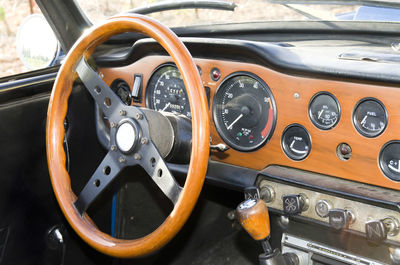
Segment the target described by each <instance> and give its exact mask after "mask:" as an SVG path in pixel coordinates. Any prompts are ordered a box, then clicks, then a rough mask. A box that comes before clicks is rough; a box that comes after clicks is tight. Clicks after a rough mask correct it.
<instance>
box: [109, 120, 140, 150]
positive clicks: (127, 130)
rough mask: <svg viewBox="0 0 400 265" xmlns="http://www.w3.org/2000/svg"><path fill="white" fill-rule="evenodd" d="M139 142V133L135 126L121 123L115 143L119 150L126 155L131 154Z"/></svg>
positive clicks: (129, 123)
mask: <svg viewBox="0 0 400 265" xmlns="http://www.w3.org/2000/svg"><path fill="white" fill-rule="evenodd" d="M137 141H138V132H137V128H136V126H135V125H134V124H132V123H131V122H129V121H125V122H123V123H121V124H120V125H119V126H118V128H117V132H116V134H115V142H116V143H117V146H118V149H119V150H121V151H122V152H124V153H129V152H131V151H132V150H133V148H134V147H135V145H136V143H137Z"/></svg>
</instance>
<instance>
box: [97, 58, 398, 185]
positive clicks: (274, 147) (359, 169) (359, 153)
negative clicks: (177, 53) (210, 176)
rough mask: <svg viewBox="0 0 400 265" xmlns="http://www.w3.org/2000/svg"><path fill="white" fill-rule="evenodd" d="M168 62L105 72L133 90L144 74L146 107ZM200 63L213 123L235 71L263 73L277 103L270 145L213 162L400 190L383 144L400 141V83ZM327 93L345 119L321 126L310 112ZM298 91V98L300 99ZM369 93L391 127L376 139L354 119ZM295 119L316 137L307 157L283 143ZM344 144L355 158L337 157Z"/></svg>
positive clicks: (231, 153) (232, 152)
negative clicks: (154, 79) (216, 102)
mask: <svg viewBox="0 0 400 265" xmlns="http://www.w3.org/2000/svg"><path fill="white" fill-rule="evenodd" d="M168 62H172V60H171V58H170V57H168V56H148V57H145V58H142V59H141V60H139V61H137V62H135V63H133V64H131V65H129V66H126V67H120V68H101V69H99V72H101V73H103V74H104V81H105V82H106V83H107V84H108V85H111V83H112V82H113V81H114V80H115V79H117V78H122V79H124V80H125V81H126V82H127V83H128V84H130V86H131V89H132V84H133V79H134V75H135V74H142V75H143V89H142V91H141V93H142V94H141V98H142V103H141V104H140V105H141V106H145V102H146V101H145V90H146V86H147V83H148V80H149V78H150V76H151V74H152V73H153V71H154V69H156V68H157V67H158V66H159V65H161V64H163V63H168ZM195 62H196V64H197V65H198V66H199V67H200V68H201V77H202V80H203V83H204V86H208V87H209V88H210V110H209V115H210V120H211V121H213V115H212V108H211V106H212V104H213V97H214V94H215V92H216V90H217V88H218V86H219V84H220V83H221V82H222V81H223V80H224V78H225V77H226V76H228V75H230V74H232V73H234V72H239V71H245V72H250V73H253V74H255V75H257V76H258V77H260V78H261V79H262V80H264V81H265V83H266V84H268V86H269V88H270V89H271V91H272V93H273V95H274V98H275V102H276V108H277V121H276V127H275V130H274V132H273V134H272V137H271V138H270V139H269V141H268V142H267V143H266V144H265V145H264V146H262V147H261V148H259V149H258V150H256V151H252V152H240V151H237V150H234V149H232V148H231V149H229V150H228V151H226V152H224V153H221V152H217V151H213V152H212V153H211V159H212V160H215V161H221V162H224V163H228V164H233V165H237V166H242V167H246V168H251V169H255V170H262V169H264V168H265V167H267V166H269V165H281V166H287V167H293V168H297V169H302V170H307V171H312V172H317V173H321V174H326V175H331V176H335V177H340V178H344V179H348V180H353V181H358V182H363V183H367V184H372V185H377V186H381V187H386V188H392V189H396V190H400V182H396V181H393V180H391V179H389V178H387V177H386V176H385V175H384V174H383V172H382V171H381V169H380V167H379V162H378V157H379V153H380V150H381V148H382V147H383V146H384V145H385V144H386V143H387V142H389V141H392V140H400V137H399V136H398V133H399V130H400V101H399V100H398V99H399V98H400V89H399V87H396V86H388V85H380V84H367V83H355V82H350V81H337V80H323V79H317V78H310V77H301V76H293V75H287V74H284V73H281V72H277V71H274V70H271V69H269V68H266V67H263V66H260V65H256V64H250V63H242V62H233V61H223V60H210V59H195ZM215 67H216V68H218V69H219V70H220V72H221V78H220V79H219V80H218V81H217V82H214V81H213V80H212V79H211V76H210V71H211V69H213V68H215ZM321 91H327V92H330V93H331V94H333V95H334V96H335V97H336V98H337V99H338V101H339V103H340V107H341V117H340V120H339V122H338V124H337V125H336V126H335V127H333V128H332V129H330V130H321V129H318V128H317V127H316V126H315V125H314V124H313V123H312V122H311V120H310V118H309V115H308V107H309V103H310V100H311V98H312V97H313V96H314V95H315V94H316V93H318V92H321ZM296 93H297V94H298V96H296V97H295V94H296ZM367 97H373V98H376V99H378V100H379V101H381V102H382V103H383V104H384V106H385V107H386V110H387V113H388V124H387V128H386V129H385V131H384V132H383V133H382V134H381V135H379V136H377V137H375V138H367V137H365V136H362V135H361V134H360V133H359V132H358V131H357V130H356V128H355V126H354V125H353V121H352V114H353V111H354V108H355V106H356V105H357V103H358V102H359V101H360V100H361V99H363V98H367ZM293 123H297V124H301V125H302V126H304V127H305V128H306V129H307V130H308V132H309V134H310V136H311V140H312V149H311V152H310V154H309V155H308V156H307V157H306V158H305V159H304V160H302V161H295V160H292V159H290V158H289V157H288V156H286V155H285V153H284V152H283V149H282V145H281V137H282V133H283V131H284V130H285V128H286V127H287V126H288V125H290V124H293ZM210 128H211V136H212V143H213V144H219V143H223V140H222V139H221V137H220V135H219V134H218V132H217V130H216V128H215V124H214V123H213V122H212V124H211V126H210ZM341 143H346V144H348V145H349V146H350V147H351V149H352V156H351V158H350V159H349V160H347V161H344V160H341V159H339V157H338V156H337V152H336V149H337V147H338V145H339V144H341Z"/></svg>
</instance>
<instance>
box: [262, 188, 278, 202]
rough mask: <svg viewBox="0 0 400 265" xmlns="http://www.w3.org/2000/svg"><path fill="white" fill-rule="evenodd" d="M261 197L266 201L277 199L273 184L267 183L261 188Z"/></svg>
mask: <svg viewBox="0 0 400 265" xmlns="http://www.w3.org/2000/svg"><path fill="white" fill-rule="evenodd" d="M260 197H261V199H263V200H264V202H266V203H269V202H273V201H274V200H275V191H274V189H273V188H272V187H271V186H268V185H265V186H263V187H262V188H261V190H260Z"/></svg>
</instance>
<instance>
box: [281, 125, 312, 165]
mask: <svg viewBox="0 0 400 265" xmlns="http://www.w3.org/2000/svg"><path fill="white" fill-rule="evenodd" d="M282 147H283V151H284V152H285V154H286V155H287V156H288V157H289V158H290V159H293V160H303V159H304V158H306V157H307V156H308V154H309V153H310V151H311V138H310V135H309V134H308V132H307V130H306V129H305V128H304V127H303V126H301V125H300V124H292V125H289V126H288V127H287V128H286V129H285V131H284V132H283V135H282Z"/></svg>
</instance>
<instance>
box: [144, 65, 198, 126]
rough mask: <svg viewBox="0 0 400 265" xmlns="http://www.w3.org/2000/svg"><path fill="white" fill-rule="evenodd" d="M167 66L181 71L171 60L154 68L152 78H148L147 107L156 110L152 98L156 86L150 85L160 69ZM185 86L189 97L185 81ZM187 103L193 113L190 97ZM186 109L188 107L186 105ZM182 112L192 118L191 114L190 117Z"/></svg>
mask: <svg viewBox="0 0 400 265" xmlns="http://www.w3.org/2000/svg"><path fill="white" fill-rule="evenodd" d="M165 67H173V68H175V69H176V70H177V71H178V72H179V69H178V68H177V67H176V65H175V64H174V63H171V62H167V63H163V64H160V65H159V66H157V67H156V68H155V69H154V70H153V72H152V73H151V75H150V78H149V79H148V80H147V84H146V92H145V103H146V107H147V108H149V109H154V110H156V109H155V106H154V102H153V100H152V97H153V93H154V89H155V87H152V86H151V85H150V84H151V81H152V80H153V78H154V75H155V74H156V73H157V72H158V71H159V70H161V69H162V68H165ZM182 82H183V80H182ZM183 88H184V91H185V95H186V97H187V91H186V86H185V83H184V82H183ZM187 99H188V98H187ZM187 105H188V108H189V113H191V111H190V103H189V99H188V101H187ZM185 109H186V107H185ZM158 111H160V110H158ZM179 113H180V112H179ZM180 114H182V115H185V116H186V117H188V118H191V116H190V117H189V116H188V115H186V114H185V113H180Z"/></svg>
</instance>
